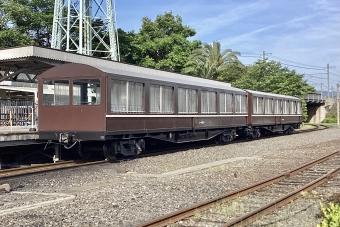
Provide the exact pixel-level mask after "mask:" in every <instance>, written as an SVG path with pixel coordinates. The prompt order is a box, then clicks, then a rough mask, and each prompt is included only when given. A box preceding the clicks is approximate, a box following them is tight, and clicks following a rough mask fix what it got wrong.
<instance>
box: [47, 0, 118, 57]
mask: <svg viewBox="0 0 340 227" xmlns="http://www.w3.org/2000/svg"><path fill="white" fill-rule="evenodd" d="M112 2H113V4H112ZM115 17H116V16H115V5H114V0H106V1H104V0H100V1H99V0H55V3H54V17H53V30H52V44H51V47H52V48H54V49H59V50H66V51H70V52H76V53H79V54H85V55H90V56H98V57H105V58H109V59H112V60H115V61H119V48H118V38H117V30H116V26H115V24H116V20H115Z"/></svg>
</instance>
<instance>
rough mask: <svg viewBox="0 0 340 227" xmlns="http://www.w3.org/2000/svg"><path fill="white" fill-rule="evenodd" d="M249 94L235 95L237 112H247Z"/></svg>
mask: <svg viewBox="0 0 340 227" xmlns="http://www.w3.org/2000/svg"><path fill="white" fill-rule="evenodd" d="M247 107H248V102H247V96H246V95H235V113H247Z"/></svg>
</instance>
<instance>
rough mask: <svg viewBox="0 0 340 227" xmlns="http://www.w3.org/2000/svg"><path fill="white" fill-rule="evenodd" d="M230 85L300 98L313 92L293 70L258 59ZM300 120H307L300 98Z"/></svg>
mask: <svg viewBox="0 0 340 227" xmlns="http://www.w3.org/2000/svg"><path fill="white" fill-rule="evenodd" d="M232 86H234V87H238V88H243V89H250V90H255V91H263V92H269V93H275V94H281V95H290V96H295V97H297V98H300V99H302V96H303V95H304V94H307V93H314V92H315V89H314V87H312V86H310V85H308V84H307V83H306V81H305V80H303V76H302V75H300V74H297V73H296V72H295V70H289V69H288V68H287V67H282V66H281V64H280V63H279V62H276V61H266V60H258V61H257V62H255V64H253V65H252V66H249V67H248V69H247V72H246V73H245V74H244V75H242V76H241V77H240V78H239V79H238V80H236V81H235V82H233V83H232ZM302 110H303V112H302V120H303V121H306V120H307V107H306V103H305V102H304V100H302Z"/></svg>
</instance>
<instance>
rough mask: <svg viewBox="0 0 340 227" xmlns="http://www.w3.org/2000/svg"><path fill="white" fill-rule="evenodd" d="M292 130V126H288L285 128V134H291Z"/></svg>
mask: <svg viewBox="0 0 340 227" xmlns="http://www.w3.org/2000/svg"><path fill="white" fill-rule="evenodd" d="M293 132H294V128H293V127H290V128H288V129H287V130H286V134H287V135H290V134H292V133H293Z"/></svg>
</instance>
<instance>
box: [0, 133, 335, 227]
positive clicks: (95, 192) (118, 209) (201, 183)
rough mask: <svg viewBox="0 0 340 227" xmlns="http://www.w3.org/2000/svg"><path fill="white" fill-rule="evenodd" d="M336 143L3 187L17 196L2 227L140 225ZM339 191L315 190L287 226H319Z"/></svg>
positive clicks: (277, 146)
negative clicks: (322, 211)
mask: <svg viewBox="0 0 340 227" xmlns="http://www.w3.org/2000/svg"><path fill="white" fill-rule="evenodd" d="M339 143H340V128H339V127H334V128H330V129H327V130H323V131H316V132H309V133H303V134H296V135H287V136H280V137H274V138H267V139H260V140H255V141H248V142H244V143H237V144H229V145H223V146H213V147H207V148H200V149H191V150H186V151H181V152H176V153H171V154H165V155H159V156H152V157H146V158H140V159H134V160H131V161H124V162H122V163H115V164H106V165H101V166H97V167H86V168H85V167H83V168H79V169H73V170H64V171H59V172H53V173H45V174H41V175H38V176H27V177H25V178H21V179H16V180H11V181H8V182H1V183H9V184H10V185H11V186H12V187H13V188H14V191H13V192H11V193H8V194H3V195H0V223H1V224H0V225H1V226H135V225H137V224H139V223H142V222H144V221H147V220H150V219H152V218H155V217H157V216H160V215H164V214H166V213H169V212H172V211H176V210H178V209H180V208H184V207H187V206H189V205H192V204H194V203H197V202H201V201H204V200H207V199H210V198H213V197H216V196H219V195H221V194H224V193H226V192H230V191H233V190H236V189H239V188H242V187H245V186H248V185H250V184H253V183H255V182H257V181H260V180H264V179H266V178H268V177H272V176H274V175H276V174H279V173H282V172H286V171H287V170H288V169H293V168H295V167H297V166H298V165H301V164H303V163H306V162H308V161H311V160H313V159H315V158H318V157H320V156H322V155H326V154H329V153H331V152H334V151H336V150H338V149H339ZM221 163H222V164H221ZM189 167H191V168H193V167H196V169H195V171H193V170H192V169H185V168H189ZM117 168H118V169H126V171H127V172H128V173H126V174H118V173H117V171H116V169H117ZM183 168H184V171H183ZM334 185H337V184H334ZM320 190H321V189H320ZM334 191H338V192H339V189H338V187H337V186H332V187H327V190H324V189H323V190H321V191H320V192H318V193H315V194H312V193H310V195H311V198H309V197H308V201H314V204H316V205H313V206H310V207H313V209H310V210H308V212H298V210H297V211H295V212H294V211H292V212H290V213H289V212H288V213H287V212H286V216H288V217H289V223H296V224H295V226H316V224H318V223H319V222H320V220H319V219H317V218H315V215H316V214H317V212H319V210H318V206H317V205H318V202H319V201H324V200H325V199H326V198H327V196H330V194H331V193H333V192H334ZM306 198H307V197H306ZM297 201H300V200H297ZM301 201H302V202H301V203H302V204H304V205H306V204H305V203H306V201H304V200H301ZM306 206H307V205H306ZM301 207H302V208H303V207H304V206H301ZM19 208H20V209H19ZM302 208H297V209H302ZM15 209H17V210H15ZM288 210H290V209H288ZM305 210H306V209H305ZM15 211H17V212H15ZM2 212H3V213H2ZM281 216H282V217H283V216H284V215H283V214H282V215H281ZM281 216H280V217H281ZM286 220H288V219H287V218H283V219H282V222H283V221H285V222H287V221H286ZM264 222H265V221H264ZM286 224H287V223H286ZM297 224H298V225H297ZM259 225H260V224H257V225H256V226H259ZM273 226H285V225H278V224H277V223H275V225H273ZM290 226H294V224H290Z"/></svg>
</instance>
